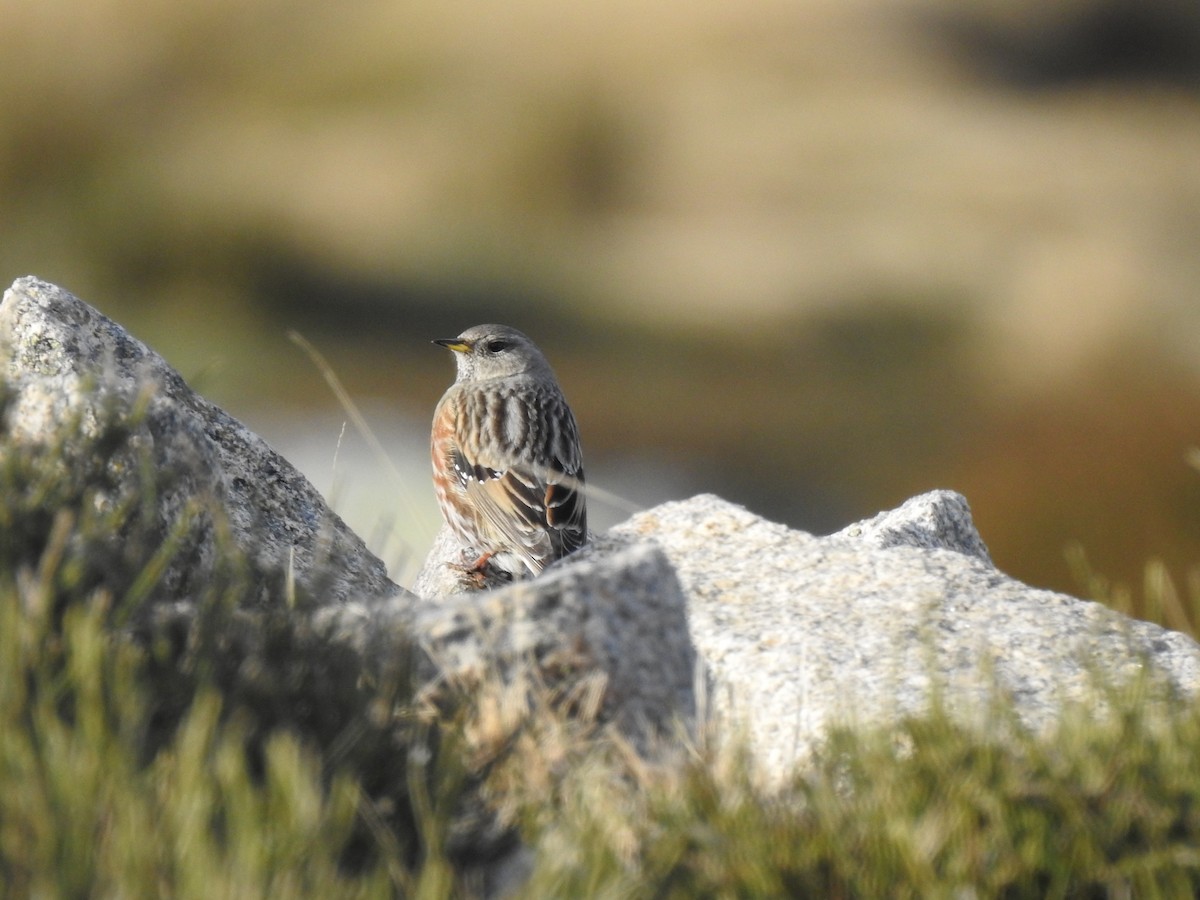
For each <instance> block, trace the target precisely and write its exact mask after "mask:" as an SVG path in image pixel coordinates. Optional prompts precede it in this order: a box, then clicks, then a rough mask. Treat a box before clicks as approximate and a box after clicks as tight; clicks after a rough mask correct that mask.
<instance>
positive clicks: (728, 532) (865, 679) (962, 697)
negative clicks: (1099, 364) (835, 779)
mask: <svg viewBox="0 0 1200 900" xmlns="http://www.w3.org/2000/svg"><path fill="white" fill-rule="evenodd" d="M969 521H970V520H969V511H968V510H967V507H966V502H965V501H964V500H963V499H962V498H961V497H959V496H958V495H956V494H952V493H950V492H944V491H943V492H935V493H933V494H927V495H923V496H921V497H917V498H914V499H913V500H911V501H909V502H908V503H907V504H905V505H904V507H902V508H901V509H900V510H897V511H894V512H893V513H890V514H885V515H883V516H881V517H877V518H876V519H873V520H871V521H870V522H865V523H861V524H860V525H856V526H852V527H851V528H848V529H846V530H844V531H842V532H839V533H838V534H837V535H833V536H830V537H824V538H822V537H814V536H812V535H808V534H804V533H802V532H797V531H792V530H789V529H787V528H785V527H784V526H782V525H776V524H773V523H771V522H768V521H766V520H764V519H762V518H760V517H758V516H755V515H753V514H752V513H750V512H748V511H746V510H745V509H743V508H741V507H738V506H735V505H734V504H731V503H727V502H725V501H723V500H721V499H719V498H717V497H713V496H699V497H694V498H692V499H691V500H687V501H684V502H679V503H668V504H664V505H662V506H660V507H657V508H655V509H652V510H649V511H647V512H644V513H641V514H639V515H637V516H634V517H633V518H632V519H630V520H629V521H628V522H626V523H623V524H621V525H618V526H617V527H616V528H614V529H613V530H612V532H611V534H612V535H614V536H619V537H624V538H626V539H629V540H639V541H645V540H648V541H651V542H652V543H654V544H655V545H656V546H657V547H659V548H660V549H661V550H662V551H663V552H664V553H665V554H666V556H667V558H668V559H669V560H670V562H671V565H672V566H673V568H674V570H675V572H676V574H677V575H678V578H679V581H680V584H681V585H682V586H683V590H684V594H685V596H686V598H687V603H688V621H689V627H690V630H691V635H692V639H693V642H694V644H695V646H696V650H697V653H698V655H699V657H700V659H701V661H702V663H703V665H704V666H705V667H706V669H707V673H708V678H709V691H710V696H709V698H708V704H709V708H710V709H711V710H712V712H713V714H714V717H715V720H716V723H717V730H718V732H719V733H726V734H728V733H734V732H735V731H740V732H742V733H744V734H745V736H746V737H747V739H748V740H749V742H750V746H751V749H752V751H753V753H754V755H755V757H756V759H757V760H758V761H759V763H760V764H761V766H762V768H763V771H764V773H765V774H766V775H767V776H768V777H770V776H781V775H784V774H786V773H787V772H788V771H789V770H791V769H792V768H793V767H794V766H795V765H796V764H797V763H799V762H802V761H803V759H804V758H805V757H806V755H807V754H808V752H809V751H810V750H811V748H812V746H813V742H814V741H817V740H819V739H820V737H821V735H822V734H823V733H824V732H825V731H826V730H827V728H828V727H829V726H830V725H831V724H833V723H846V724H855V723H872V724H880V723H885V722H887V721H888V720H890V719H893V718H894V717H895V716H897V715H900V714H903V713H905V712H912V711H918V710H921V709H924V708H926V705H927V703H928V700H929V696H930V690H931V687H933V686H934V685H938V686H939V687H940V688H941V689H942V690H943V691H944V696H945V701H946V703H947V706H948V708H949V709H950V710H951V711H952V712H954V713H956V714H957V715H959V716H960V717H961V718H962V719H963V720H964V721H967V722H974V723H978V724H982V719H983V718H984V717H986V716H987V715H988V701H989V699H990V698H991V697H992V696H993V688H992V685H993V683H998V684H999V685H1000V686H1001V687H1002V689H1003V690H1004V691H1005V692H1007V693H1008V694H1009V695H1010V696H1011V697H1012V698H1013V699H1014V701H1015V703H1016V708H1017V710H1018V713H1019V715H1020V717H1021V719H1022V720H1023V721H1024V722H1025V723H1027V724H1028V725H1030V726H1032V727H1042V726H1046V725H1049V724H1051V723H1052V722H1053V721H1054V720H1055V718H1056V715H1057V713H1058V710H1059V709H1061V704H1062V702H1063V701H1064V700H1066V699H1079V700H1083V701H1085V702H1088V701H1090V700H1091V699H1092V698H1093V697H1094V696H1095V694H1094V687H1095V684H1096V682H1095V678H1096V676H1097V674H1098V675H1099V676H1100V677H1102V678H1113V679H1117V680H1120V679H1122V678H1127V677H1130V676H1133V675H1135V674H1137V673H1138V672H1140V671H1141V669H1142V666H1143V660H1144V661H1146V662H1148V663H1149V664H1150V665H1151V666H1152V667H1153V668H1154V669H1156V670H1158V671H1160V672H1161V673H1162V674H1163V675H1164V676H1165V677H1166V678H1167V679H1168V680H1169V681H1170V682H1171V683H1172V684H1173V685H1174V686H1176V687H1177V688H1179V689H1181V690H1183V691H1185V692H1188V693H1194V692H1196V690H1197V689H1198V688H1200V646H1197V644H1196V643H1195V642H1194V641H1192V640H1191V639H1190V638H1188V637H1186V636H1185V635H1182V634H1179V633H1176V632H1171V631H1167V630H1165V629H1163V628H1159V627H1157V626H1155V625H1151V624H1149V623H1146V622H1140V621H1135V620H1131V619H1129V618H1127V617H1125V616H1122V615H1120V614H1118V613H1116V612H1113V611H1111V610H1109V609H1107V608H1106V607H1103V606H1100V605H1099V604H1096V603H1090V602H1085V601H1082V600H1079V599H1076V598H1074V597H1070V596H1066V595H1064V594H1058V593H1054V592H1051V591H1045V590H1037V589H1034V588H1031V587H1028V586H1027V585H1024V584H1022V583H1020V582H1018V581H1015V580H1014V579H1012V578H1009V577H1008V576H1006V575H1005V574H1004V573H1002V572H1000V571H998V570H997V569H995V568H994V567H993V566H992V565H991V564H990V563H989V562H987V557H986V551H985V550H984V549H983V543H982V541H981V540H980V539H979V536H978V534H977V533H976V532H975V529H974V527H973V526H970V525H969ZM889 523H890V524H889ZM931 548H933V549H931ZM989 668H991V669H993V670H994V673H995V682H993V680H992V679H991V678H990V677H989V676H988V675H987V674H986V670H987V669H989Z"/></svg>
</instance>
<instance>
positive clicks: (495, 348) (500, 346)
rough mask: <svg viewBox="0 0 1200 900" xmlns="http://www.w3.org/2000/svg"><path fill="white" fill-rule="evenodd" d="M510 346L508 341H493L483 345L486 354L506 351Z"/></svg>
mask: <svg viewBox="0 0 1200 900" xmlns="http://www.w3.org/2000/svg"><path fill="white" fill-rule="evenodd" d="M510 346H512V345H511V344H509V342H508V341H505V340H494V341H488V342H487V343H486V344H485V345H484V349H485V350H487V352H488V353H500V352H501V351H504V350H507V349H508V348H509V347H510Z"/></svg>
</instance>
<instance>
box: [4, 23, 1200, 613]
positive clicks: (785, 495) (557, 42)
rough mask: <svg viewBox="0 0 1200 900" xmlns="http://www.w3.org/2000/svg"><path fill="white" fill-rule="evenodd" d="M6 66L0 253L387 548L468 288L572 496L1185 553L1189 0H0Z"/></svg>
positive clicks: (1196, 151) (409, 533)
mask: <svg viewBox="0 0 1200 900" xmlns="http://www.w3.org/2000/svg"><path fill="white" fill-rule="evenodd" d="M0 78H2V82H3V86H4V100H3V103H2V104H0V282H2V283H3V284H5V285H7V284H8V283H10V282H11V280H12V279H14V278H16V277H18V276H21V275H25V274H36V275H38V276H40V277H42V278H45V279H47V280H50V281H53V282H56V283H58V284H61V285H62V286H64V287H66V288H68V289H69V290H71V291H73V292H74V293H76V294H78V295H79V296H81V297H82V298H83V299H85V300H87V301H88V302H90V303H92V304H93V305H94V306H96V307H98V308H99V309H101V310H102V311H103V312H105V313H106V314H108V315H110V316H111V317H113V318H115V319H117V320H118V321H120V322H121V323H122V324H124V325H125V326H126V327H128V328H129V329H130V330H132V331H133V332H134V333H135V334H136V335H137V336H139V337H140V338H142V339H143V340H145V341H146V342H147V343H149V344H150V345H151V346H153V347H154V348H155V349H157V350H158V351H159V352H161V353H162V354H163V355H164V356H165V357H166V358H167V359H168V360H169V361H170V362H172V363H173V364H174V365H175V366H176V367H177V368H178V369H179V370H180V371H181V372H182V373H183V374H184V376H185V377H186V378H188V380H189V381H190V382H191V383H192V384H193V386H195V387H196V388H197V389H199V390H200V391H201V392H203V393H204V394H206V395H207V396H208V397H209V398H210V399H212V400H213V401H214V402H216V403H218V404H220V405H221V406H223V407H225V408H226V409H228V410H229V411H230V412H231V413H232V414H234V415H235V416H237V417H239V418H240V419H242V420H243V421H244V422H245V423H246V424H247V425H248V426H249V427H250V428H251V429H253V430H255V431H257V432H259V433H260V434H262V435H263V436H264V437H266V438H267V439H268V440H269V441H270V442H271V443H272V444H273V445H274V446H275V447H276V449H278V450H279V451H280V452H282V453H283V454H284V455H285V456H287V457H288V458H290V459H292V460H293V462H295V463H296V464H297V465H299V466H300V467H301V468H302V469H303V470H304V471H305V472H306V473H307V474H308V475H309V477H310V478H311V479H312V480H313V482H314V483H315V484H316V485H317V487H318V488H319V489H321V490H322V491H323V492H324V493H325V494H326V495H327V496H328V497H330V498H331V499H332V501H333V503H334V505H335V508H337V509H338V510H339V511H340V512H342V513H343V515H344V516H345V518H347V520H348V521H349V522H350V523H351V524H352V525H353V526H354V527H356V529H357V530H358V531H359V533H360V534H362V535H363V536H364V538H366V539H367V540H368V542H369V543H370V545H371V546H372V548H373V549H375V550H376V551H377V552H379V553H380V554H381V555H382V556H383V558H384V559H385V561H387V562H388V563H389V566H390V567H391V569H392V572H393V574H394V576H395V577H397V578H398V579H399V580H400V581H401V582H403V583H406V584H407V583H409V582H410V581H411V578H412V575H413V573H414V571H415V567H416V566H417V565H418V564H419V562H420V560H421V558H422V556H423V555H424V553H425V550H426V548H427V545H428V542H429V540H430V539H431V538H432V535H433V532H434V530H435V528H436V525H437V523H438V514H437V510H436V505H435V503H434V499H433V494H432V489H431V488H430V485H429V476H428V461H427V456H426V454H427V449H426V448H427V439H428V423H429V418H430V416H431V414H432V410H433V407H434V405H435V403H436V402H437V400H438V398H439V396H440V395H441V392H442V391H443V390H444V389H445V387H446V386H447V385H448V384H449V383H450V380H451V378H452V373H453V366H452V363H451V360H450V359H448V358H447V356H448V354H446V353H445V352H444V351H442V350H440V349H439V348H436V347H432V346H431V345H430V343H429V341H430V340H431V339H432V338H436V337H448V336H454V335H456V334H458V333H459V332H460V331H462V330H463V329H465V328H466V327H468V326H470V325H474V324H477V323H480V322H486V321H498V322H504V323H507V324H511V325H515V326H517V327H519V328H521V329H523V330H525V331H526V332H528V333H529V334H530V335H531V336H532V337H533V338H534V339H535V340H536V341H537V342H538V343H539V344H540V345H541V346H542V347H543V349H544V350H545V351H546V353H547V355H548V356H549V357H550V359H551V361H552V362H553V364H554V366H555V368H556V370H557V372H558V375H559V379H560V381H561V382H562V384H563V385H564V389H565V391H566V393H567V396H568V397H569V399H570V400H571V402H572V405H573V406H574V408H575V411H576V414H577V417H578V418H579V420H580V423H581V429H582V432H583V439H584V446H585V456H586V459H587V462H588V475H589V480H590V481H591V482H592V483H593V484H595V485H597V486H599V487H601V488H604V489H605V490H606V491H609V492H612V493H613V494H615V495H618V496H620V497H623V498H625V501H626V503H624V504H623V503H619V502H613V501H602V500H601V499H599V498H598V499H596V500H594V501H593V503H592V507H591V509H592V517H593V521H594V522H595V524H596V525H598V526H600V527H603V526H605V525H607V524H611V523H612V522H615V521H618V520H620V519H622V518H624V517H625V516H626V515H628V511H629V509H630V508H634V507H641V506H646V505H650V504H653V503H656V502H659V501H661V500H665V499H669V498H682V497H687V496H690V495H691V494H694V493H696V492H699V491H713V492H716V493H718V494H720V495H722V496H724V497H726V498H728V499H730V500H734V501H737V502H739V503H742V504H745V505H747V506H749V507H750V508H752V509H754V510H755V511H757V512H760V513H762V514H764V515H766V516H768V517H770V518H773V519H775V520H779V521H783V522H786V523H788V524H790V525H792V526H796V527H799V528H803V529H806V530H809V531H814V532H827V531H832V530H835V529H837V528H840V527H842V526H844V525H846V524H848V523H850V522H852V521H854V520H856V519H858V518H861V517H864V516H868V515H872V514H874V513H875V512H877V511H879V510H881V509H885V508H889V507H892V506H894V505H896V504H898V503H899V502H901V501H902V500H904V499H905V498H907V497H909V496H911V495H913V494H915V493H918V492H921V491H924V490H927V489H931V488H936V487H945V488H953V489H955V490H958V491H961V492H963V493H964V494H966V496H967V498H968V499H969V501H970V503H971V506H972V509H973V511H974V514H975V516H976V520H977V523H978V525H979V528H980V530H981V532H982V534H983V537H984V540H985V541H986V542H987V544H988V545H989V547H990V548H991V550H992V553H993V556H994V558H995V560H996V562H997V564H998V565H999V566H1000V567H1001V568H1002V569H1004V570H1006V571H1008V572H1010V573H1012V574H1014V575H1016V576H1017V577H1019V578H1022V579H1023V580H1026V581H1029V582H1031V583H1033V584H1036V585H1041V586H1048V587H1054V588H1059V589H1063V590H1067V591H1070V592H1073V593H1084V592H1086V590H1085V585H1083V584H1081V581H1080V576H1079V574H1078V571H1076V570H1075V569H1077V568H1078V566H1077V563H1078V560H1079V559H1080V555H1081V553H1082V554H1083V555H1086V558H1087V559H1088V560H1090V562H1091V565H1092V566H1093V567H1094V569H1095V570H1097V571H1099V572H1101V573H1103V574H1104V575H1105V576H1106V577H1108V578H1109V579H1111V580H1113V581H1115V582H1118V583H1122V584H1129V585H1135V586H1136V585H1138V584H1139V583H1140V582H1141V579H1142V578H1143V571H1144V567H1145V565H1146V563H1147V561H1148V560H1150V559H1152V558H1154V559H1159V560H1162V561H1163V562H1164V563H1165V564H1166V565H1167V566H1168V567H1169V568H1170V569H1171V570H1172V571H1174V572H1176V573H1178V574H1180V575H1183V574H1184V573H1186V572H1188V571H1189V570H1190V567H1191V566H1193V564H1195V563H1197V562H1198V561H1200V472H1197V471H1196V470H1195V469H1193V468H1191V467H1190V466H1189V464H1188V462H1187V453H1188V450H1189V448H1190V447H1191V446H1193V445H1194V444H1196V443H1198V442H1200V355H1198V351H1200V4H1197V3H1196V2H1195V0H971V2H961V0H960V2H956V0H786V2H785V0H742V2H739V3H729V2H727V0H688V2H686V3H685V2H665V3H657V4H646V3H644V2H640V0H639V2H636V3H635V2H630V0H610V2H605V3H600V2H582V3H561V2H553V0H472V2H470V3H457V2H443V3H431V2H425V3H415V2H403V0H390V2H382V0H345V2H341V3H328V2H315V0H290V2H282V0H207V2H204V3H180V2H178V0H72V2H70V3H69V4H49V3H43V2H38V0H0ZM289 329H295V330H296V331H298V332H300V333H301V334H302V335H304V336H305V337H306V338H307V339H308V340H309V341H311V342H312V343H313V345H315V346H316V347H317V349H318V350H319V351H320V352H321V353H322V354H324V356H325V357H326V358H327V359H328V361H329V364H330V366H331V367H332V369H333V371H335V372H336V373H337V375H338V377H339V378H340V379H341V380H342V381H343V382H344V384H345V386H346V388H347V390H348V391H349V392H350V394H351V396H352V397H353V398H354V400H355V402H357V403H358V404H359V405H360V406H361V408H362V411H363V414H364V416H365V417H366V419H367V421H368V422H369V423H370V426H371V428H372V429H373V430H374V431H375V432H376V433H377V435H378V436H379V439H380V440H381V442H382V443H383V445H384V446H385V447H386V449H387V457H388V459H387V460H383V459H381V458H380V457H379V455H378V454H376V453H374V452H373V451H371V449H370V448H369V446H368V444H367V442H365V441H364V440H363V438H362V437H361V436H360V435H358V434H357V433H356V432H355V430H354V428H353V427H352V426H346V425H345V423H346V421H347V415H346V413H345V412H344V410H342V409H341V408H340V407H339V405H338V402H337V400H336V398H335V397H334V395H333V393H332V391H331V390H330V389H329V387H328V386H327V385H326V383H325V381H324V378H323V376H322V373H321V371H320V370H319V369H318V367H317V366H316V365H314V363H313V362H312V361H311V360H310V359H309V358H308V357H307V356H306V355H305V354H304V353H303V352H301V350H300V349H298V347H297V346H296V345H295V344H294V343H292V342H291V341H289V340H288V338H287V332H288V330H289ZM1072 560H1074V563H1075V564H1076V565H1075V569H1073V563H1072Z"/></svg>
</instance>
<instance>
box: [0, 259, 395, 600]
mask: <svg viewBox="0 0 1200 900" xmlns="http://www.w3.org/2000/svg"><path fill="white" fill-rule="evenodd" d="M0 373H2V374H3V377H4V379H5V381H6V382H7V384H8V387H9V389H10V391H12V394H13V396H12V402H11V403H10V405H9V407H8V409H7V410H6V415H5V421H4V426H5V428H4V431H5V434H6V439H8V440H19V441H28V442H35V443H41V444H53V443H54V442H55V441H56V440H58V439H59V438H60V437H61V434H60V429H62V428H63V425H64V423H67V422H70V421H72V420H73V419H75V418H78V419H79V420H80V422H81V428H82V433H84V434H86V433H87V432H88V431H89V430H90V431H97V430H99V429H101V428H103V427H105V426H106V421H107V420H110V419H112V418H113V417H115V418H116V419H122V418H125V419H130V418H131V413H132V411H133V410H135V409H137V408H139V407H142V406H144V409H145V413H144V416H143V417H142V418H140V419H136V417H133V419H131V420H134V419H136V420H137V421H138V424H137V425H136V426H135V427H134V434H133V436H132V438H131V440H130V442H129V443H130V444H131V445H135V446H140V447H143V448H145V449H146V450H148V452H149V455H150V459H151V460H152V463H153V465H154V466H155V468H156V469H158V470H159V472H160V473H161V472H169V473H170V474H171V475H172V476H173V477H172V479H171V487H170V490H168V491H166V492H164V493H162V494H160V495H159V496H158V497H156V502H157V503H158V505H159V515H160V518H161V519H162V521H163V522H164V523H165V524H167V525H169V524H170V523H172V522H174V521H176V519H177V518H178V517H179V515H180V514H181V512H182V511H183V510H184V509H185V508H186V507H188V506H189V504H193V503H194V502H195V501H202V502H209V501H210V500H211V501H213V502H215V503H217V504H218V505H219V506H220V507H222V508H223V509H224V510H225V512H226V513H227V514H228V516H229V519H230V524H231V527H232V531H233V539H234V541H235V543H236V544H237V545H238V546H240V547H241V548H242V549H244V550H245V551H246V552H247V553H248V555H249V557H250V559H251V560H253V561H254V563H255V565H257V566H258V568H259V569H260V570H261V571H262V572H263V573H267V572H271V573H279V572H285V571H287V570H289V569H290V570H291V571H292V572H293V573H294V576H295V578H296V581H297V583H298V584H299V585H301V586H302V587H306V588H308V589H310V591H311V592H312V593H313V595H314V596H315V597H318V598H320V600H321V601H322V602H331V603H338V602H341V601H343V600H345V599H346V598H348V597H359V598H362V597H390V596H395V595H397V593H398V591H399V588H397V587H396V586H395V585H394V584H392V583H391V582H390V581H389V580H388V578H387V574H386V571H385V568H384V565H383V563H382V562H380V560H378V559H377V558H376V557H374V556H373V555H372V554H371V553H369V552H368V551H367V549H366V547H365V546H364V544H363V542H362V541H361V540H360V539H359V538H358V537H357V536H356V535H355V534H354V533H353V532H351V531H350V529H349V528H347V527H346V525H345V524H344V523H343V522H342V520H341V519H340V518H338V516H337V515H335V514H334V513H333V512H332V511H331V510H330V509H329V508H328V507H327V506H326V505H325V502H324V501H323V499H322V498H321V496H320V494H319V493H318V492H317V491H316V489H314V488H313V486H312V485H311V484H310V483H309V482H308V480H307V479H306V478H305V477H304V476H303V475H301V474H300V473H299V472H298V471H297V470H296V469H295V468H294V467H293V466H292V465H291V464H290V463H288V462H287V461H286V460H285V459H283V458H282V457H280V456H279V455H278V454H276V453H275V452H274V451H272V450H271V448H270V447H268V446H267V444H266V443H265V442H264V441H263V440H262V439H261V438H259V437H258V436H257V435H255V434H253V433H251V432H250V431H248V430H247V429H246V428H245V427H244V426H242V425H241V423H239V422H238V421H236V420H235V419H234V418H232V417H231V416H229V415H228V414H227V413H225V412H224V411H222V410H221V409H219V408H217V407H216V406H214V405H212V404H211V403H209V402H208V401H206V400H205V399H204V398H203V397H201V396H199V395H198V394H196V393H195V392H193V391H192V390H191V389H190V388H189V387H188V386H187V385H186V384H185V383H184V381H183V379H182V378H181V377H180V375H179V373H177V372H176V371H175V370H174V369H172V368H171V367H170V366H169V365H167V363H166V362H165V361H164V360H163V359H162V357H160V356H159V355H158V354H157V353H155V352H154V351H152V350H150V349H149V348H148V347H146V346H145V345H144V344H142V343H141V342H140V341H138V340H137V339H136V338H134V337H132V336H131V335H130V334H128V332H126V331H125V330H124V329H123V328H121V327H120V326H119V325H117V324H116V323H114V322H113V321H111V320H110V319H108V318H106V317H105V316H103V315H101V314H100V313H99V312H97V311H96V310H95V309H93V308H92V307H90V306H88V305H87V304H86V303H84V302H83V301H82V300H79V299H78V298H76V297H74V296H72V295H71V294H70V293H68V292H67V291H65V290H63V289H62V288H59V287H56V286H55V285H52V284H48V283H46V282H44V281H39V280H38V279H36V278H20V279H17V281H16V282H14V283H13V286H12V288H11V289H10V290H8V291H7V292H6V293H5V295H4V299H3V302H2V303H0ZM62 452H63V453H64V456H66V457H67V458H68V459H69V458H70V455H71V452H72V447H70V446H65V447H63V448H62ZM133 474H135V473H130V477H131V478H132V476H133ZM211 538H212V535H211V534H210V535H207V536H202V537H201V538H200V539H199V540H198V542H197V545H196V546H195V547H192V548H189V553H188V554H185V555H183V557H182V558H180V559H178V560H177V561H176V562H175V563H173V564H172V567H171V571H169V572H167V573H166V574H165V576H164V578H163V585H164V589H165V591H166V593H167V594H169V595H171V596H173V597H175V598H180V597H186V596H188V595H190V594H191V593H192V592H193V590H194V588H195V584H194V581H195V580H196V579H203V578H204V576H205V572H206V571H207V566H208V564H209V563H210V562H211V559H210V558H211V556H212V554H213V553H214V552H215V551H214V542H213V540H212V539H211ZM264 577H265V575H264Z"/></svg>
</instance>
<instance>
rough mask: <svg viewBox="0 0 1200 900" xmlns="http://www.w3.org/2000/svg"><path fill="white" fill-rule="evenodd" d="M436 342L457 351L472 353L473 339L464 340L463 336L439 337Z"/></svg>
mask: <svg viewBox="0 0 1200 900" xmlns="http://www.w3.org/2000/svg"><path fill="white" fill-rule="evenodd" d="M434 343H435V344H438V345H440V346H442V347H445V348H446V349H447V350H453V351H454V352H455V353H470V352H471V346H472V343H471V341H464V340H463V339H462V338H438V339H437V340H436V341H434Z"/></svg>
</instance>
